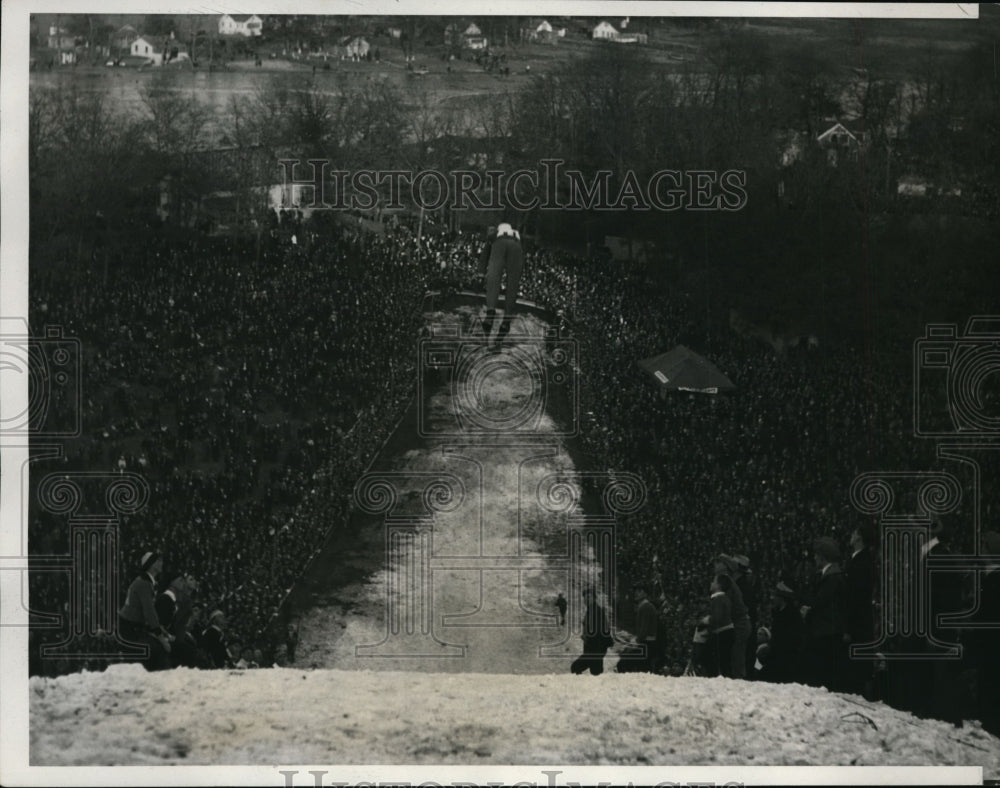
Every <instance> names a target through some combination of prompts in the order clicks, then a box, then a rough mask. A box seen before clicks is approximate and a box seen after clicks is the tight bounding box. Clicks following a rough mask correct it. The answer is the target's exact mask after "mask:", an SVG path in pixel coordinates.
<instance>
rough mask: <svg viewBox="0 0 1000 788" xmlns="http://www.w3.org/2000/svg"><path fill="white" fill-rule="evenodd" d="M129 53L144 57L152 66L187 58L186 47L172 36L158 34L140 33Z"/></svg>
mask: <svg viewBox="0 0 1000 788" xmlns="http://www.w3.org/2000/svg"><path fill="white" fill-rule="evenodd" d="M129 53H130V54H132V55H135V56H136V57H144V58H146V59H147V60H148V61H149V62H150V64H152V65H154V66H162V65H163V64H164V63H172V62H174V61H180V60H188V59H189V55H188V51H187V47H186V46H185V45H184V44H182V43H181V42H180V41H178V40H177V39H176V38H174V37H173V36H171V37H170V38H160V37H159V36H151V35H145V34H144V35H141V36H139V37H138V38H137V39H136V40H135V41H133V42H132V46H131V47H130V48H129Z"/></svg>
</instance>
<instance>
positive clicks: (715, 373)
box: [639, 345, 736, 395]
mask: <svg viewBox="0 0 1000 788" xmlns="http://www.w3.org/2000/svg"><path fill="white" fill-rule="evenodd" d="M639 366H641V367H642V368H643V369H644V370H646V371H647V372H648V373H649V374H650V375H652V376H653V379H654V380H655V381H656V383H657V385H658V386H659V388H660V392H661V393H663V394H664V395H665V394H666V393H667V392H668V391H697V392H701V393H703V394H718V393H719V392H720V391H730V390H732V389H734V388H736V387H735V386H734V385H733V383H732V381H731V380H730V379H729V378H727V377H726V376H725V375H724V374H723V373H722V372H720V371H719V368H718V367H716V366H715V365H714V364H713V363H712V362H711V361H709V360H708V359H706V358H705V357H703V356H699V355H698V354H697V353H695V352H694V351H693V350H688V349H687V348H686V347H684V345H678V346H677V347H675V348H674V349H673V350H671V351H669V352H667V353H661V354H660V355H659V356H653V357H652V358H647V359H643V360H642V361H640V362H639Z"/></svg>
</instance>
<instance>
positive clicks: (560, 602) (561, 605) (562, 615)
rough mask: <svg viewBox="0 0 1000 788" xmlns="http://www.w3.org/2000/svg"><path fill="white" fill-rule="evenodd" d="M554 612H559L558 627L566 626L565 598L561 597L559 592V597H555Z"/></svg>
mask: <svg viewBox="0 0 1000 788" xmlns="http://www.w3.org/2000/svg"><path fill="white" fill-rule="evenodd" d="M556 610H558V611H559V626H561V627H562V626H565V625H566V597H565V596H563V594H562V592H561V591H560V592H559V596H558V597H556Z"/></svg>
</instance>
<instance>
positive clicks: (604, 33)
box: [590, 19, 618, 41]
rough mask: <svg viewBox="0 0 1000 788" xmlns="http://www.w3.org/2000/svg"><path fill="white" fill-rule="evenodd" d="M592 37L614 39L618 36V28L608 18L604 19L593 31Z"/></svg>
mask: <svg viewBox="0 0 1000 788" xmlns="http://www.w3.org/2000/svg"><path fill="white" fill-rule="evenodd" d="M590 37H591V38H601V39H604V40H606V41H614V40H615V39H616V38H618V30H616V29H615V26H614V25H613V24H611V23H610V22H608V21H607V20H606V19H602V20H601V21H600V22H599V23H598V24H597V26H596V27H594V29H593V30H592V31H591V33H590Z"/></svg>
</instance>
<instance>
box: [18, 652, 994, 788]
mask: <svg viewBox="0 0 1000 788" xmlns="http://www.w3.org/2000/svg"><path fill="white" fill-rule="evenodd" d="M609 661H610V660H609ZM29 692H30V715H31V717H30V736H31V754H30V760H31V764H32V765H33V766H64V765H91V766H112V765H166V764H191V765H193V764H198V765H203V764H250V765H254V764H260V765H264V764H273V763H340V764H352V763H353V764H366V763H367V764H371V763H375V764H438V763H440V764H553V763H562V764H579V765H589V764H636V765H652V764H657V765H659V764H663V765H670V764H688V765H720V764H722V765H738V764H746V765H760V766H776V765H845V766H846V765H858V766H870V765H879V766H882V765H889V766H904V765H910V766H916V765H919V766H952V765H955V766H982V767H983V768H984V773H985V776H986V777H987V778H990V777H996V776H998V775H1000V739H996V738H994V737H992V736H990V735H989V734H987V733H985V732H984V731H983V730H982V729H981V728H980V727H979V725H978V723H975V722H972V723H968V722H967V723H966V724H965V726H964V727H963V728H961V729H957V728H954V727H953V726H951V725H948V724H945V723H942V722H937V721H934V720H920V719H917V718H915V717H913V716H911V715H910V714H908V713H905V712H901V711H898V710H895V709H892V708H890V707H888V706H885V705H882V704H872V703H868V702H866V701H864V700H862V699H860V698H857V697H854V696H848V695H837V694H831V693H829V692H827V691H825V690H817V689H813V688H809V687H803V686H799V685H774V684H765V683H756V682H737V681H731V680H728V679H698V678H665V677H659V676H649V675H642V674H616V673H614V672H609V673H605V674H603V675H601V676H597V677H594V676H590V675H583V676H573V675H562V674H558V675H556V674H549V675H538V674H530V675H505V674H502V675H501V674H481V673H478V674H471V673H469V674H466V673H459V674H454V673H452V674H447V675H445V674H435V673H423V672H420V673H417V672H397V671H385V670H381V671H341V670H300V669H288V668H271V669H260V670H245V671H236V670H230V671H225V670H221V671H199V670H187V669H178V670H172V671H167V672H162V673H147V672H146V671H145V670H144V669H143V668H142V667H141V666H138V665H115V666H112V667H111V668H109V669H108V670H107V671H105V672H103V673H77V674H73V675H69V676H62V677H59V678H56V679H49V678H39V677H35V678H32V679H31V681H30V690H29Z"/></svg>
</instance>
